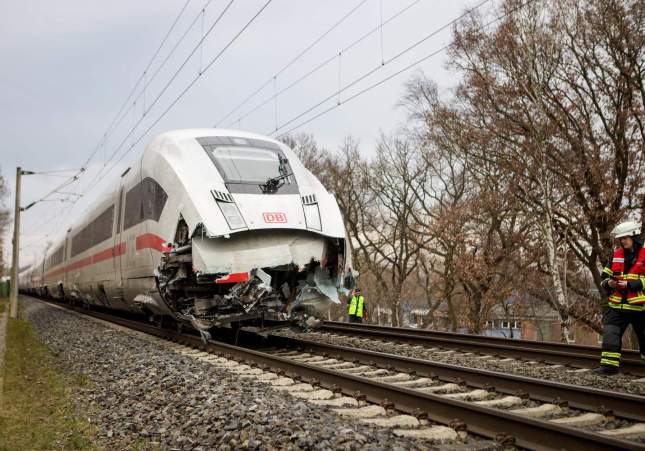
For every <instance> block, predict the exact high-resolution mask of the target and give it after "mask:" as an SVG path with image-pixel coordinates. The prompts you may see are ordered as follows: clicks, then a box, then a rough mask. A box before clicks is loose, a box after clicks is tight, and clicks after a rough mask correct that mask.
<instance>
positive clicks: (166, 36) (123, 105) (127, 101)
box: [83, 0, 192, 168]
mask: <svg viewBox="0 0 645 451" xmlns="http://www.w3.org/2000/svg"><path fill="white" fill-rule="evenodd" d="M191 1H192V0H186V2H185V3H184V6H183V7H182V8H181V10H179V13H178V14H177V17H175V20H174V21H173V23H172V25H170V28H169V29H168V31H167V32H166V34H165V36H164V37H163V39H162V40H161V43H160V44H159V46H158V47H157V50H155V52H154V54H153V55H152V57H151V58H150V61H149V62H148V64H147V65H146V68H145V69H144V70H143V72H142V73H141V75H140V76H139V78H138V79H137V81H136V83H135V84H134V86H133V87H132V90H131V91H130V93H129V94H128V96H127V97H126V98H125V100H124V101H123V104H122V105H121V108H119V111H118V113H117V114H116V116H114V119H112V122H110V125H109V126H108V128H107V130H106V131H105V133H104V134H103V135H102V136H101V139H100V140H99V142H98V143H97V145H96V147H95V148H94V151H93V152H92V153H91V154H90V156H89V157H88V158H87V160H86V161H85V163H83V167H84V168H87V166H88V165H89V164H90V162H91V161H92V158H94V156H95V155H96V153H97V152H98V151H99V149H100V148H101V145H102V144H103V143H104V142H105V141H106V140H107V138H108V136H109V134H110V133H111V130H112V129H113V126H114V125H115V123H116V121H117V119H118V118H119V117H120V116H121V113H122V112H123V109H124V108H125V107H126V106H127V105H128V103H129V101H130V99H131V98H132V96H133V95H134V93H135V92H136V90H137V87H138V86H139V83H141V81H142V80H143V79H144V78H145V76H146V73H147V72H148V70H150V67H151V66H152V64H153V62H154V61H155V59H156V58H157V56H158V55H159V52H160V51H161V49H162V48H163V46H164V44H165V43H166V41H167V40H168V37H169V36H170V34H171V33H172V31H173V30H174V29H175V26H176V25H177V23H178V22H179V19H180V18H181V16H182V15H183V14H184V11H186V8H187V7H188V5H189V4H190V2H191Z"/></svg>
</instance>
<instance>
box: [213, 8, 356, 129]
mask: <svg viewBox="0 0 645 451" xmlns="http://www.w3.org/2000/svg"><path fill="white" fill-rule="evenodd" d="M365 3H367V0H361V1H360V2H358V3H357V4H356V5H354V7H353V8H352V9H350V10H349V12H347V13H346V14H345V15H343V17H341V18H340V19H339V20H338V21H337V22H336V23H334V24H333V25H332V26H331V27H330V28H328V29H327V30H326V31H325V32H324V33H323V34H321V35H320V36H318V37H317V38H316V39H314V40H313V42H312V43H311V44H309V45H308V46H307V47H305V49H304V50H302V51H301V52H300V53H298V54H297V55H296V56H295V57H293V58H292V59H291V61H289V62H288V63H287V64H285V65H284V66H283V67H282V68H281V69H280V70H279V71H277V72H276V73H275V74H273V75H272V76H271V77H269V79H268V80H267V81H266V82H264V83H263V84H262V85H261V86H260V87H258V88H257V89H256V90H255V91H253V92H252V93H251V94H250V95H249V96H248V97H246V98H245V99H244V100H243V101H242V102H241V103H240V104H238V105H237V106H236V107H235V108H233V109H232V110H231V111H229V112H228V113H227V114H225V115H224V117H222V118H221V119H220V120H219V121H217V123H216V124H215V127H219V125H220V124H221V123H222V122H224V121H225V120H226V119H228V118H229V117H230V116H231V115H233V114H234V113H235V112H236V111H237V110H239V109H240V108H242V107H243V106H244V105H246V104H247V103H248V102H249V101H250V100H251V99H252V98H254V97H255V96H256V95H257V94H259V93H260V92H262V90H263V89H264V88H266V87H267V86H269V85H270V84H271V82H273V81H274V80H275V79H276V77H278V76H279V75H281V74H282V73H284V72H285V71H286V70H287V69H289V68H290V67H291V66H292V65H294V64H295V63H296V62H297V61H298V60H300V58H302V57H303V56H304V55H306V54H307V53H308V52H309V51H310V50H311V49H312V48H314V47H315V46H316V44H318V43H319V42H320V41H322V40H323V39H324V38H325V37H326V36H327V35H329V33H331V32H332V31H334V30H335V29H336V28H338V27H339V26H340V25H341V24H342V23H343V22H344V21H345V20H346V19H347V18H349V17H350V16H351V15H352V14H354V13H355V12H356V10H358V9H359V8H360V7H361V6H363V5H364V4H365Z"/></svg>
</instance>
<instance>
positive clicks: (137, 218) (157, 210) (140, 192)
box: [123, 177, 168, 230]
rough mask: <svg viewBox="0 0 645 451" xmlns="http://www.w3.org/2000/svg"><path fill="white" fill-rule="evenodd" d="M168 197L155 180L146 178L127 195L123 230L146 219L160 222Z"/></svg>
mask: <svg viewBox="0 0 645 451" xmlns="http://www.w3.org/2000/svg"><path fill="white" fill-rule="evenodd" d="M167 199H168V195H167V194H166V192H165V191H164V189H163V188H162V187H161V185H159V184H158V183H157V182H156V181H155V180H154V179H152V178H150V177H146V178H145V179H143V180H142V181H141V183H138V184H137V185H135V186H134V187H133V188H132V189H130V191H128V192H127V193H126V195H125V214H124V217H123V229H124V230H125V229H128V228H130V227H132V226H135V225H137V224H139V223H141V222H143V221H145V220H146V219H152V220H153V221H159V218H160V217H161V212H162V211H163V207H164V206H165V205H166V200H167Z"/></svg>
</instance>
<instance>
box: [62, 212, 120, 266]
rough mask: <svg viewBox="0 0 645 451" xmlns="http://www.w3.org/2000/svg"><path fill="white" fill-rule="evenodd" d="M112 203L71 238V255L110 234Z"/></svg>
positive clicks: (106, 237)
mask: <svg viewBox="0 0 645 451" xmlns="http://www.w3.org/2000/svg"><path fill="white" fill-rule="evenodd" d="M113 221H114V205H111V206H110V208H108V209H106V210H105V211H104V212H103V213H101V214H100V215H98V216H97V217H96V218H95V219H94V220H93V221H92V222H90V223H89V224H88V225H86V226H85V227H84V228H83V229H82V230H81V231H80V232H78V233H77V234H76V235H74V237H73V238H72V257H73V256H74V255H78V254H80V253H81V252H83V251H86V250H87V249H89V248H90V247H92V246H94V245H96V244H99V243H101V242H102V241H105V240H107V239H108V238H110V237H111V236H112V224H113Z"/></svg>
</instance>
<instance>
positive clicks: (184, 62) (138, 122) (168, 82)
mask: <svg viewBox="0 0 645 451" xmlns="http://www.w3.org/2000/svg"><path fill="white" fill-rule="evenodd" d="M234 2H235V0H229V2H228V3H227V4H226V6H225V7H224V9H223V10H222V11H221V12H220V14H219V15H218V16H217V18H216V19H215V20H214V21H213V23H212V24H211V26H210V27H209V28H208V30H207V31H206V33H204V35H203V36H202V37H201V39H200V40H199V42H198V43H197V44H196V45H195V46H194V47H193V49H192V50H191V51H190V53H189V54H188V56H187V57H186V58H184V60H183V62H182V63H181V64H180V65H179V67H178V68H177V70H176V71H175V73H174V74H173V75H172V77H170V79H169V80H168V81H167V82H166V84H165V85H164V86H163V88H162V89H161V91H159V93H158V94H157V96H156V97H155V99H154V100H153V101H152V103H151V104H150V105H148V107H147V108H146V109H145V110H144V111H143V112H142V114H141V117H140V118H139V119H138V120H137V121H136V122H135V124H134V125H133V126H132V128H130V130H129V131H128V133H127V134H126V135H125V136H124V137H123V139H122V140H121V142H120V143H119V145H118V146H117V147H116V148H115V149H114V151H113V152H112V154H111V155H110V157H109V158H108V159H107V160H106V161H105V162H104V164H103V167H102V168H101V170H100V171H99V172H98V173H97V174H96V176H95V177H94V178H93V179H92V181H91V182H90V183H89V184H88V186H89V188H88V190H91V189H92V187H94V186H96V183H97V181H99V180H102V178H103V176H102V170H103V169H104V168H105V167H107V165H108V164H109V162H111V161H112V160H113V159H114V158H115V157H116V155H117V154H118V153H119V151H120V150H121V149H122V148H123V145H124V144H125V143H126V142H127V140H128V139H129V138H130V137H131V136H133V134H134V132H135V131H136V129H137V127H138V126H139V124H141V122H143V120H144V119H145V117H146V115H147V113H148V112H150V110H151V109H152V108H153V107H154V106H155V105H156V104H157V102H158V101H159V99H160V98H161V97H162V96H163V95H164V94H165V92H166V91H167V90H168V88H169V87H170V85H171V84H172V83H173V81H175V79H176V78H177V76H178V75H179V74H180V73H181V71H182V70H183V69H184V67H186V65H187V64H188V62H189V61H190V60H191V58H192V57H193V55H195V53H196V52H197V50H198V49H199V48H200V46H201V45H202V43H203V42H204V40H205V39H206V38H207V37H208V35H209V34H210V33H212V31H213V30H214V29H215V27H216V26H217V24H218V23H220V21H221V20H222V18H223V17H224V15H225V14H226V12H227V11H228V10H229V8H230V7H231V6H232V5H233V3H234ZM198 17H199V16H198ZM204 72H205V70H204V71H202V72H201V73H200V74H199V75H198V76H197V78H199V77H201V75H202V74H203V73H204ZM136 142H138V140H137V141H136ZM134 145H136V143H135V142H134V138H133V142H132V143H131V144H130V148H132V147H134ZM112 167H114V165H113V166H112ZM112 167H110V169H108V170H107V172H108V173H109V172H110V170H111V169H112Z"/></svg>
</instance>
